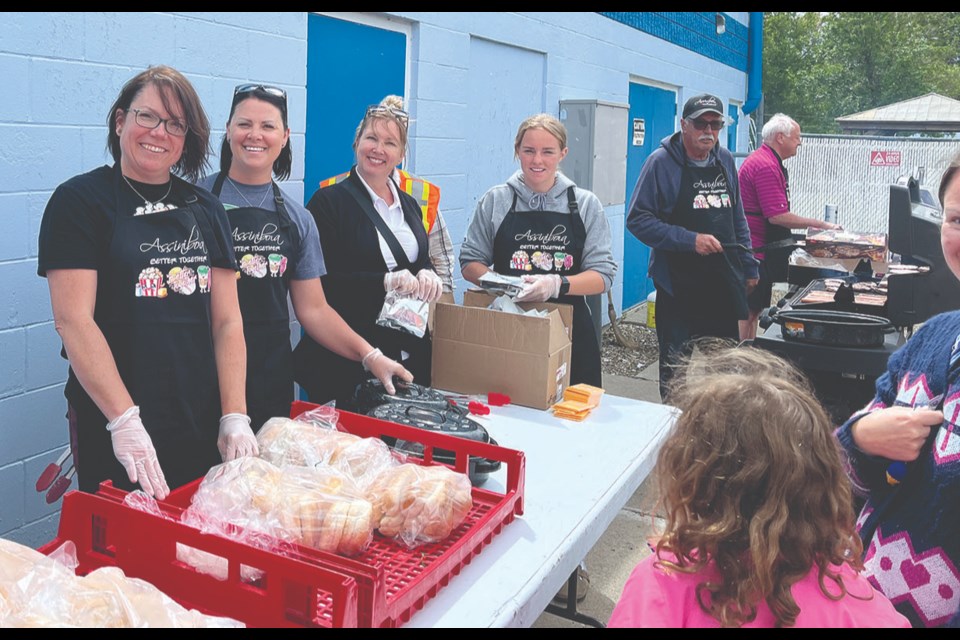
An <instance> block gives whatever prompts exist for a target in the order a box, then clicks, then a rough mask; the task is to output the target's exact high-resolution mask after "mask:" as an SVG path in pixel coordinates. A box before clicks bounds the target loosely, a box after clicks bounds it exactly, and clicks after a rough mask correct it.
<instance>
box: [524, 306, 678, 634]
mask: <svg viewBox="0 0 960 640" xmlns="http://www.w3.org/2000/svg"><path fill="white" fill-rule="evenodd" d="M624 319H632V320H636V321H638V322H640V321H643V320H645V319H646V309H645V308H644V306H643V305H641V306H640V307H638V308H636V309H634V310H630V311H627V312H626V313H625V314H624ZM657 371H658V363H656V362H654V363H653V364H651V365H649V366H648V367H647V368H645V369H644V370H643V371H642V372H641V373H640V377H639V378H628V377H626V376H614V375H604V376H603V388H604V389H605V390H606V392H607V393H610V394H613V395H616V396H623V397H625V398H635V399H637V400H646V401H648V402H656V403H659V402H660V391H659V388H658V384H657ZM655 504H656V488H655V485H654V482H653V480H652V478H648V479H647V480H646V481H644V483H643V484H641V485H640V488H639V489H638V490H637V492H636V493H634V495H633V497H632V498H631V499H630V500H629V501H628V502H627V504H626V505H625V506H624V507H623V509H621V510H620V513H619V514H618V515H617V516H616V518H615V519H614V521H613V522H612V523H611V524H610V527H609V528H608V529H607V531H606V532H605V533H604V534H603V536H601V538H600V539H599V540H598V541H597V544H596V545H595V546H594V547H593V549H592V550H591V551H590V553H588V554H587V557H586V559H585V564H586V567H587V572H588V573H589V574H590V588H589V589H588V590H587V597H586V599H585V600H583V602H580V603H579V604H578V605H577V610H578V611H579V612H580V613H583V614H585V615H588V616H591V617H593V618H596V619H597V620H599V621H600V622H603V623H606V622H607V620H608V619H609V618H610V614H611V613H612V612H613V607H614V605H615V604H616V603H617V600H618V599H619V598H620V592H621V591H622V590H623V585H624V584H625V583H626V581H627V578H628V577H629V576H630V572H631V571H633V568H634V567H635V566H636V565H637V563H638V562H640V561H641V560H642V559H643V558H645V557H646V556H647V555H649V554H650V550H649V549H648V548H647V544H646V540H647V537H648V536H649V535H650V534H651V533H652V532H653V530H654V527H655V516H654V515H653V508H654V506H655ZM584 626H585V625H582V624H580V623H577V622H573V621H571V620H567V619H565V618H561V617H559V616H555V615H553V614H550V613H543V614H542V615H541V616H540V617H539V618H538V619H537V621H536V622H535V623H534V624H533V627H534V628H545V629H558V628H559V629H563V628H568V627H570V628H583V627H584Z"/></svg>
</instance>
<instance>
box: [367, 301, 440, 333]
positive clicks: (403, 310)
mask: <svg viewBox="0 0 960 640" xmlns="http://www.w3.org/2000/svg"><path fill="white" fill-rule="evenodd" d="M429 317H430V303H429V302H426V301H425V300H419V299H417V298H416V297H410V296H404V295H401V294H399V293H397V292H396V291H390V292H389V293H387V296H386V297H385V298H384V300H383V308H382V309H381V310H380V316H379V317H378V318H377V324H378V325H380V326H381V327H389V328H391V329H397V330H398V331H406V332H407V333H410V334H413V335H415V336H417V337H418V338H422V337H423V335H424V334H425V333H426V332H427V320H428V319H429Z"/></svg>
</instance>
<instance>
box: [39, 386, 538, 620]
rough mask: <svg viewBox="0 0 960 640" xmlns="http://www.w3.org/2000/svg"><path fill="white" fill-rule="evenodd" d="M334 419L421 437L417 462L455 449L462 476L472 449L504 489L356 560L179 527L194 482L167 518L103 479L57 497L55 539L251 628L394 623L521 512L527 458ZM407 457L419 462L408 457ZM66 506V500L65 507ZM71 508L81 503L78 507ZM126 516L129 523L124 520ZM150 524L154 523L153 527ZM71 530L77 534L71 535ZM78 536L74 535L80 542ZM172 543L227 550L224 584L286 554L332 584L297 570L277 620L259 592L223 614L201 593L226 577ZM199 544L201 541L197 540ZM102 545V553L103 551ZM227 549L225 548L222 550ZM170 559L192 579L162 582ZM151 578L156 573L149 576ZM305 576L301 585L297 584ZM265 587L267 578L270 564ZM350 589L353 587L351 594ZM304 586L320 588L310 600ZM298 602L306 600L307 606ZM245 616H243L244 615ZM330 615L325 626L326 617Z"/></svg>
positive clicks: (374, 433) (476, 491)
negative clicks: (463, 513) (500, 470)
mask: <svg viewBox="0 0 960 640" xmlns="http://www.w3.org/2000/svg"><path fill="white" fill-rule="evenodd" d="M315 406H316V405H313V404H309V403H305V402H294V403H293V406H292V410H291V412H290V415H291V416H292V417H296V416H298V415H300V414H301V413H303V412H304V411H307V410H309V409H311V408H313V407H315ZM339 426H340V428H341V429H342V430H344V431H348V432H350V433H353V434H355V435H358V436H362V437H380V436H382V435H386V436H392V437H394V438H398V439H403V440H408V441H416V442H420V443H422V444H423V445H424V460H423V461H422V463H423V464H431V463H432V460H433V451H434V449H435V448H436V449H441V450H443V451H445V452H451V451H452V452H454V453H455V455H456V464H455V468H456V470H457V471H460V472H462V473H466V470H467V468H468V464H469V456H480V457H484V458H488V459H491V460H499V461H500V462H502V463H503V464H505V465H506V466H507V483H506V491H505V493H498V492H494V491H489V490H485V489H480V488H477V487H474V488H473V507H472V508H471V510H470V512H469V513H468V514H467V517H466V518H465V519H464V522H463V523H461V524H460V526H459V527H457V528H456V529H455V530H454V531H453V533H451V534H450V535H449V536H448V537H447V538H446V539H445V540H443V541H441V542H438V543H434V544H426V545H421V546H419V547H417V548H415V549H412V550H411V549H408V548H407V547H406V546H404V545H403V544H402V543H400V542H397V541H394V540H392V539H389V538H384V537H382V536H380V535H379V534H375V535H374V539H373V542H372V543H371V545H370V547H369V548H368V549H367V550H366V551H365V552H363V553H362V554H360V555H358V556H355V557H353V558H346V557H344V556H340V555H337V554H334V553H329V552H324V551H317V550H315V549H310V548H307V547H302V546H296V552H295V553H294V554H293V557H286V556H280V555H278V554H273V553H271V552H267V551H263V550H261V549H257V548H254V547H252V546H248V545H245V544H243V543H240V542H235V541H232V540H228V539H225V538H220V537H217V536H211V535H206V534H202V533H200V532H199V531H197V530H194V529H192V528H190V527H187V526H186V525H183V524H181V523H180V522H179V520H180V515H181V514H182V512H183V510H184V509H185V508H187V507H188V506H189V505H190V500H191V498H192V497H193V494H194V493H196V490H197V488H198V487H199V485H200V482H201V479H198V480H195V481H194V482H192V483H190V484H187V485H185V486H183V487H180V488H178V489H176V490H174V491H173V492H172V493H171V494H170V496H169V497H168V498H167V499H166V500H165V501H163V502H161V503H160V507H161V510H162V511H163V512H164V514H165V515H166V517H167V518H169V520H167V519H163V518H160V517H158V516H155V515H151V514H148V513H144V512H140V511H137V510H135V509H132V508H130V507H126V506H124V505H123V504H122V503H123V500H124V498H125V497H126V495H127V493H126V492H124V491H122V490H120V489H117V488H115V487H113V486H112V484H111V483H109V482H105V483H103V484H102V485H101V486H100V489H99V491H98V493H97V495H96V496H90V495H87V494H79V492H72V493H68V494H67V496H65V497H64V510H63V512H62V514H61V520H60V535H59V537H58V541H60V540H63V539H68V538H69V539H74V541H75V542H77V545H78V547H82V548H83V549H85V550H86V551H85V554H84V555H85V556H86V557H81V569H84V568H85V567H84V565H85V564H86V565H87V568H86V571H89V570H92V569H94V568H97V567H99V566H104V564H110V565H115V566H120V567H121V568H124V569H125V570H127V569H126V567H127V566H134V565H135V566H136V567H137V571H138V573H137V574H134V573H129V571H128V574H129V575H135V576H136V577H140V578H143V579H145V580H147V581H149V582H152V583H153V584H155V585H156V586H157V587H159V588H161V589H162V590H164V591H165V592H167V594H168V595H170V596H171V597H173V598H174V599H176V600H178V601H179V602H180V603H181V604H184V605H185V606H189V607H191V608H195V609H198V610H200V611H203V612H204V613H210V614H213V615H229V616H230V617H234V618H237V619H238V620H241V621H243V622H246V623H247V624H248V625H249V626H280V625H281V624H285V625H299V624H303V623H304V622H307V623H312V625H311V626H335V627H340V626H346V627H350V626H360V627H396V626H400V625H402V624H403V623H405V622H406V621H408V620H409V619H410V617H411V616H412V615H413V614H414V613H416V612H417V611H419V610H420V609H422V608H423V606H424V604H425V603H426V602H427V601H428V600H429V599H430V598H432V597H434V596H435V595H436V594H437V592H438V591H439V590H440V589H442V588H443V587H444V586H446V585H447V584H448V583H449V582H450V580H451V578H453V577H454V576H456V575H458V574H459V573H460V571H461V569H462V568H463V567H464V566H465V565H467V564H469V563H470V561H471V560H472V559H473V557H474V556H476V555H477V554H478V553H480V551H481V549H482V548H483V547H484V546H485V545H487V544H488V543H489V542H490V541H491V540H492V539H493V536H495V535H496V534H498V533H499V532H500V531H501V530H502V529H503V526H504V525H506V524H508V523H510V522H512V521H513V519H514V517H516V516H517V515H521V514H522V513H523V489H524V480H525V473H526V470H525V458H524V455H523V453H522V452H520V451H515V450H512V449H506V448H503V447H499V446H495V445H490V444H485V443H481V442H475V441H472V440H466V439H464V438H457V437H454V436H448V435H444V434H440V433H433V432H428V431H425V430H423V429H416V428H413V427H407V426H403V425H399V424H395V423H392V422H386V421H383V420H376V419H374V418H369V417H367V416H361V415H358V414H354V413H349V412H346V411H341V412H340V425H339ZM410 462H414V463H417V462H421V461H420V460H417V459H416V458H411V459H410ZM74 496H81V497H82V498H83V501H82V504H84V505H85V506H86V507H85V509H84V508H83V507H74V506H72V505H74V504H75V503H76V504H81V501H80V500H79V499H78V498H77V497H74ZM68 499H69V500H68ZM91 499H96V502H93V503H92V504H93V505H96V506H97V508H98V509H99V511H100V512H102V514H105V515H109V516H110V522H109V525H110V526H109V527H100V528H101V529H106V533H107V534H109V537H110V539H108V540H106V541H103V540H102V539H101V540H98V539H96V536H98V535H100V536H102V535H103V533H97V529H98V528H97V526H96V522H94V526H93V529H94V531H93V532H92V533H91V532H88V531H87V530H88V529H90V524H89V523H90V522H91V516H93V518H94V520H96V518H97V517H98V516H101V517H102V515H101V513H98V512H96V511H95V510H94V509H91V508H90V506H89V505H86V503H88V502H89V501H90V500H91ZM68 503H69V504H70V505H71V506H70V507H69V508H68ZM105 505H110V506H111V507H112V508H111V509H109V510H108V509H107V507H106V506H105ZM77 509H83V510H81V511H79V512H78V511H77ZM119 522H122V523H123V526H118V524H117V523H119ZM128 522H130V523H136V524H135V526H128V524H127V523H128ZM151 523H153V524H151ZM157 523H163V524H162V525H161V524H157ZM154 525H156V528H155V529H151V527H153V526H154ZM77 529H79V532H76V530H77ZM146 529H150V531H149V536H147V532H146V531H143V532H141V530H146ZM71 534H72V535H71ZM128 534H129V535H128ZM75 536H79V537H80V540H77V538H76V537H75ZM128 537H135V538H138V540H136V541H131V540H128V539H127V538H128ZM148 538H149V539H148ZM171 540H172V541H171ZM211 541H213V542H211ZM55 542H57V541H55ZM174 542H181V543H183V544H187V545H188V546H191V547H194V548H197V549H200V550H202V551H207V552H210V553H213V554H215V555H218V556H222V557H227V558H228V559H229V560H230V577H229V582H230V585H229V588H228V589H227V591H231V590H241V589H245V588H247V587H249V585H247V584H246V583H244V582H242V581H241V580H240V569H239V565H240V564H243V565H247V566H253V567H256V568H258V569H268V568H269V567H273V566H274V565H273V564H269V563H268V562H267V561H266V560H265V558H274V559H277V560H278V561H291V562H295V563H297V564H296V566H298V567H309V568H311V569H314V570H316V571H319V572H325V573H326V574H327V575H328V579H329V580H330V588H326V587H327V586H328V583H327V582H325V581H324V580H323V579H321V577H320V576H321V575H323V573H316V574H299V573H297V574H295V575H297V576H298V577H299V578H300V581H299V582H300V583H301V588H299V589H293V588H292V587H288V588H287V591H288V594H287V596H286V600H287V602H285V603H284V605H283V614H284V617H283V618H282V620H281V621H280V622H278V621H275V620H273V619H271V620H261V619H259V618H258V619H252V616H251V615H250V612H249V611H248V609H255V608H256V606H257V604H256V603H257V597H260V598H261V599H262V598H264V597H265V596H264V595H263V594H257V595H256V596H254V597H251V598H250V599H248V600H244V601H243V602H242V603H239V604H236V605H235V606H234V607H233V608H232V609H231V610H230V612H228V611H227V610H226V608H225V606H226V604H227V603H226V598H220V597H218V596H216V595H214V594H212V593H210V592H208V591H206V590H205V589H206V588H207V586H209V588H210V589H212V588H214V587H215V586H216V585H223V583H220V582H218V581H217V580H216V579H215V578H212V577H211V576H207V575H204V574H202V573H199V572H197V571H195V570H194V569H193V568H191V567H189V566H187V565H184V564H183V563H180V562H178V561H177V560H176V555H175V547H176V545H175V544H174ZM201 542H203V543H204V544H203V545H202V544H200V543H201ZM220 543H223V544H220ZM154 546H158V547H162V548H164V549H165V550H167V549H168V550H169V554H160V555H151V553H152V552H151V551H150V549H151V548H152V547H154ZM48 547H49V549H48V552H49V551H52V549H53V548H55V543H51V544H50V545H48ZM45 548H46V547H45ZM118 548H122V549H123V550H124V553H123V555H124V561H123V563H120V562H117V561H116V558H117V557H119V556H118V554H117V552H116V549H118ZM104 549H107V550H108V551H107V552H106V553H104V551H103V550H104ZM227 551H229V552H230V553H229V554H228V553H227ZM170 554H172V555H170ZM131 556H133V557H131ZM111 560H113V561H111ZM167 563H175V564H176V565H177V567H176V568H177V570H178V571H177V572H176V573H177V575H178V576H179V579H182V580H184V581H186V580H189V581H190V585H189V586H187V585H186V584H185V583H184V584H180V583H178V582H177V580H173V579H172V578H173V577H174V576H170V578H171V579H168V580H166V582H165V583H164V584H159V583H158V582H157V581H156V576H158V574H159V575H160V577H164V578H166V577H167V575H166V573H165V571H160V570H159V569H158V567H155V566H154V564H160V565H166V564H167ZM279 566H283V567H287V566H293V565H286V564H281V565H279ZM307 575H315V576H316V581H314V580H308V579H307V577H306V576H307ZM151 576H153V577H154V579H151ZM344 577H346V578H347V579H352V580H351V583H350V584H349V585H348V584H347V583H343V582H342V581H343V580H344ZM274 580H275V579H274ZM304 582H307V584H306V585H303V584H302V583H304ZM267 585H268V586H269V585H270V572H269V571H268V579H267ZM333 585H337V586H338V588H337V589H334V588H332V587H333ZM351 586H352V587H353V588H354V591H353V592H352V593H351V592H350V587H351ZM311 588H312V589H314V590H317V596H316V597H315V598H314V597H313V595H312V593H313V592H312V591H311V590H310V589H311ZM291 594H292V595H291ZM178 596H179V597H178ZM271 597H272V598H274V599H276V598H277V597H278V596H276V595H275V594H274V595H273V596H271ZM291 601H292V602H291ZM314 601H315V602H316V603H317V609H318V612H317V614H316V615H315V616H313V618H308V616H307V614H306V609H309V607H310V604H309V603H312V602H314ZM305 602H306V603H308V604H306V605H304V603H305ZM262 604H263V603H261V606H262ZM296 605H299V606H296ZM350 607H353V610H354V612H355V613H354V614H353V615H350V614H349V613H348V612H347V611H345V609H349V608H350ZM278 609H279V608H278ZM243 615H246V616H247V617H246V618H244V617H241V616H243ZM327 622H329V624H325V623H327Z"/></svg>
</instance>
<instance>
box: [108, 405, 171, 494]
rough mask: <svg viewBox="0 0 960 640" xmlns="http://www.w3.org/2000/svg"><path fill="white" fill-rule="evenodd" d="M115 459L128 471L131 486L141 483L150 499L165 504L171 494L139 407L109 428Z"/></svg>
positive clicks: (131, 410)
mask: <svg viewBox="0 0 960 640" xmlns="http://www.w3.org/2000/svg"><path fill="white" fill-rule="evenodd" d="M107 431H109V432H110V440H111V442H112V443H113V455H114V456H116V458H117V460H118V461H119V462H120V464H122V465H123V468H124V469H126V471H127V477H128V478H129V479H130V482H138V483H140V487H141V488H142V489H143V490H144V492H145V493H146V494H147V495H150V496H153V497H154V498H156V499H157V500H163V499H164V498H166V497H167V495H169V493H170V487H168V486H167V480H166V478H164V477H163V470H161V469H160V461H159V460H157V450H156V449H154V448H153V440H151V439H150V434H148V433H147V430H146V429H145V428H144V426H143V422H142V421H141V420H140V407H137V406H133V407H130V408H129V409H127V410H126V411H124V412H123V413H122V414H121V415H120V416H119V417H117V418H114V419H113V420H111V421H110V423H109V424H107Z"/></svg>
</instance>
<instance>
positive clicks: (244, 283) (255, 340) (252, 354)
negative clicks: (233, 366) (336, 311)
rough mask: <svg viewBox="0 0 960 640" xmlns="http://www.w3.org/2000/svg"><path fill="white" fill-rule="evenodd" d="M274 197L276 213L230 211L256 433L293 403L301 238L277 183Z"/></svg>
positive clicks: (216, 187)
mask: <svg viewBox="0 0 960 640" xmlns="http://www.w3.org/2000/svg"><path fill="white" fill-rule="evenodd" d="M225 179H226V175H225V174H224V173H223V172H221V173H220V175H219V176H218V177H217V180H216V181H215V182H214V185H213V189H212V192H213V195H215V196H217V197H218V198H219V197H220V192H221V190H222V189H223V183H224V180H225ZM273 199H274V203H275V206H276V211H271V210H269V209H262V208H260V207H237V208H235V209H230V210H229V211H227V217H228V218H229V219H230V228H231V230H232V232H233V243H234V246H233V249H234V252H235V253H236V255H237V266H238V267H239V269H240V272H239V273H240V278H239V280H237V296H238V297H239V298H240V313H241V314H242V315H243V336H244V339H245V340H246V343H247V387H246V388H247V413H248V414H249V416H250V423H251V426H252V427H253V430H254V432H256V431H259V430H260V427H262V426H263V423H264V422H266V421H267V420H269V419H270V418H273V417H275V416H287V415H289V414H290V404H291V403H292V402H293V350H292V348H291V347H290V312H289V308H288V306H287V295H288V293H289V290H290V274H289V273H288V272H287V260H288V257H289V256H294V255H299V247H300V234H299V232H298V230H297V228H296V226H295V225H294V224H293V222H292V221H291V219H290V215H289V214H288V213H287V208H286V205H285V204H284V201H283V195H282V194H281V193H280V187H278V186H277V184H276V183H275V182H274V183H273Z"/></svg>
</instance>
